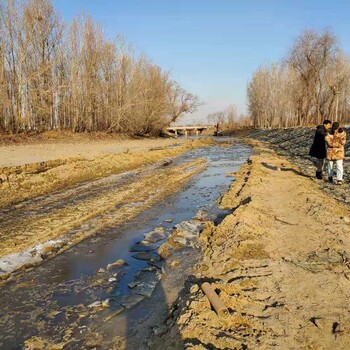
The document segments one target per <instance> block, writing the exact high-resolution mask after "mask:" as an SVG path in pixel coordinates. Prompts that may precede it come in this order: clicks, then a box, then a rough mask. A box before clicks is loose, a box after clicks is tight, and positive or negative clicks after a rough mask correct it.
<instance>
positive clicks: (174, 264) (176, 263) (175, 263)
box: [169, 259, 180, 267]
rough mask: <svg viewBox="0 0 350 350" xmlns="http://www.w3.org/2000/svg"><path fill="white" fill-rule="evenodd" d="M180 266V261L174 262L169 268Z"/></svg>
mask: <svg viewBox="0 0 350 350" xmlns="http://www.w3.org/2000/svg"><path fill="white" fill-rule="evenodd" d="M179 265H180V261H179V260H176V259H175V260H173V261H171V262H170V264H169V266H170V267H176V266H179Z"/></svg>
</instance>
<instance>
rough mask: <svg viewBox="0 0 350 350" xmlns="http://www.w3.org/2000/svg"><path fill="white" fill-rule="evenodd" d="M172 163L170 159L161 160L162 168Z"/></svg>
mask: <svg viewBox="0 0 350 350" xmlns="http://www.w3.org/2000/svg"><path fill="white" fill-rule="evenodd" d="M172 162H173V160H172V159H169V158H166V159H164V160H163V166H168V165H170V164H171V163H172Z"/></svg>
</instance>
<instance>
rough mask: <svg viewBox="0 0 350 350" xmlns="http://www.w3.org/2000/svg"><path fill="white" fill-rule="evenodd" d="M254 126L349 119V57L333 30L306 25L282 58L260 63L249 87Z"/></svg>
mask: <svg viewBox="0 0 350 350" xmlns="http://www.w3.org/2000/svg"><path fill="white" fill-rule="evenodd" d="M247 95H248V105H249V111H250V114H251V118H252V123H253V125H254V127H256V128H268V127H290V126H303V125H310V124H317V123H321V122H322V120H323V119H325V118H327V119H332V120H338V121H340V122H342V123H345V122H348V121H349V120H350V119H349V115H350V105H349V97H350V60H349V58H348V57H347V56H346V55H345V54H344V53H343V52H342V50H341V48H340V47H339V44H338V41H337V38H336V37H335V35H334V34H333V33H331V32H328V31H326V32H323V33H317V32H314V31H305V32H304V33H302V34H301V35H300V36H299V37H298V38H297V39H296V41H295V42H294V44H293V46H292V47H291V49H290V51H289V53H288V55H287V57H286V58H285V59H284V60H283V61H282V62H280V63H275V64H272V65H269V66H263V67H260V68H259V69H258V70H257V71H256V72H255V73H254V74H253V76H252V79H251V81H250V83H249V84H248V89H247Z"/></svg>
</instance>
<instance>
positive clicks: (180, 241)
mask: <svg viewBox="0 0 350 350" xmlns="http://www.w3.org/2000/svg"><path fill="white" fill-rule="evenodd" d="M173 242H175V243H177V244H180V245H182V246H184V247H185V246H186V245H187V240H186V238H185V237H174V238H173Z"/></svg>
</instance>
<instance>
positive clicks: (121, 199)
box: [0, 145, 250, 349]
mask: <svg viewBox="0 0 350 350" xmlns="http://www.w3.org/2000/svg"><path fill="white" fill-rule="evenodd" d="M249 154H250V149H249V148H248V147H245V146H241V145H233V146H232V145H231V146H228V145H225V146H213V147H210V148H204V149H195V150H192V151H190V152H188V153H187V154H185V155H183V156H181V157H179V158H177V159H175V160H174V162H173V164H171V165H167V166H164V165H162V164H160V165H154V166H148V167H146V168H143V169H140V170H136V171H133V172H129V173H126V174H122V175H113V176H109V177H107V178H103V179H100V180H97V181H94V182H87V183H84V184H81V185H77V186H75V187H73V188H71V189H70V190H67V191H63V192H57V193H55V194H53V195H51V196H48V197H42V198H38V199H35V200H32V201H30V202H27V203H26V205H23V206H21V205H19V206H17V207H16V208H14V209H13V210H12V211H8V212H6V213H3V214H2V219H3V221H2V223H1V225H3V226H2V229H5V230H8V234H9V235H11V234H12V235H13V237H15V236H16V235H15V233H16V232H17V234H18V232H19V231H21V230H22V232H23V233H22V235H23V236H25V231H26V229H28V230H29V229H30V230H31V232H33V231H35V230H37V232H38V233H39V232H42V230H43V229H44V230H45V229H46V230H51V232H50V234H51V235H52V230H56V232H57V233H56V234H55V237H57V239H60V237H61V236H60V232H62V231H61V229H62V227H64V229H65V230H67V228H68V227H71V228H72V230H71V231H70V234H68V235H66V236H65V237H66V238H67V241H66V242H65V245H64V246H62V247H58V248H57V247H54V249H62V250H66V251H65V252H63V253H62V254H60V255H58V256H56V257H55V258H53V259H51V260H49V261H47V262H46V263H44V264H42V265H41V266H39V267H36V268H34V269H32V270H30V271H25V272H23V273H19V274H18V275H14V276H13V277H11V278H10V279H11V280H10V281H9V282H7V284H6V285H4V286H2V287H0V288H1V294H0V295H1V296H0V304H1V305H2V309H1V314H0V334H1V338H0V344H1V346H0V347H1V348H3V349H17V348H22V346H23V344H24V343H26V345H27V346H30V345H29V344H32V345H33V344H35V345H36V346H38V347H39V348H40V346H41V347H42V348H45V347H46V348H47V347H51V348H54V346H56V348H64V349H73V348H92V347H95V346H96V347H97V348H98V347H101V348H113V347H115V348H118V349H121V348H123V347H127V348H128V349H133V348H135V349H136V348H140V347H138V344H140V343H142V342H145V341H146V339H147V337H148V336H149V335H150V330H151V327H155V326H158V328H160V326H161V325H162V322H163V321H162V320H164V318H165V316H166V314H167V311H168V308H169V306H170V304H171V303H172V302H173V301H174V300H175V299H176V297H177V293H178V292H179V290H180V289H181V288H182V285H183V282H184V280H185V279H186V278H187V276H188V274H189V273H190V272H189V271H190V270H191V268H192V267H193V265H194V264H195V262H196V261H197V259H198V257H199V256H200V255H199V249H198V245H197V244H196V243H195V241H193V242H194V243H193V244H192V243H191V244H189V245H191V247H189V248H184V249H180V250H178V251H176V252H173V254H172V255H171V256H170V257H169V258H168V259H166V260H165V261H163V260H162V259H161V258H160V257H159V256H158V254H156V252H157V248H158V247H159V246H160V245H161V244H163V243H164V242H165V241H166V239H167V237H168V236H169V235H170V234H172V233H173V232H174V230H173V227H174V226H175V225H178V224H181V223H182V222H188V221H189V220H191V219H193V217H195V216H197V219H198V220H199V221H197V222H199V225H200V226H198V230H202V229H203V225H202V224H200V221H203V220H204V221H205V220H221V219H220V216H223V215H225V214H226V213H225V212H222V211H220V210H219V209H218V208H217V206H216V205H215V200H216V199H217V198H219V197H220V196H221V195H222V194H223V193H224V192H225V191H226V190H227V188H228V186H229V185H230V183H231V181H232V178H231V177H227V176H225V174H226V175H227V173H232V172H233V171H236V170H238V168H239V166H240V165H241V164H243V163H244V162H245V160H246V159H247V158H248V156H249ZM183 187H184V188H183ZM181 188H183V189H181ZM179 189H180V190H179ZM28 217H29V219H28ZM191 223H192V224H191ZM188 225H195V224H193V222H192V221H190V223H189V224H188ZM77 227H78V228H77ZM178 227H180V229H179V231H181V230H182V229H183V230H185V231H186V230H187V229H188V227H194V226H186V225H185V226H181V225H180V226H178ZM181 227H182V228H181ZM184 227H185V228H184ZM186 227H187V228H186ZM185 231H184V232H185ZM198 232H199V231H198ZM198 232H197V234H198ZM87 233H88V234H87ZM150 233H151V234H150ZM91 235H92V236H91ZM157 235H158V237H160V239H154V240H153V241H152V239H151V238H152V237H153V238H154V237H155V236H157ZM187 235H188V233H187ZM32 236H33V237H36V235H35V234H34V235H32ZM87 236H89V238H86V237H87ZM90 236H91V237H90ZM74 237H75V238H76V237H78V239H76V240H75V239H73V238H74ZM145 237H151V238H148V239H151V241H148V242H146V243H147V244H143V245H142V247H141V249H140V244H137V243H138V242H140V241H142V240H145ZM84 238H85V240H83V241H82V242H81V243H79V244H77V243H78V242H79V241H81V240H82V239H84ZM181 239H182V240H183V239H184V238H183V237H182V238H181ZM179 242H181V240H180V241H179ZM188 242H189V241H188ZM34 243H37V242H36V241H35V240H34V241H33V244H34ZM16 244H20V240H19V241H17V243H16ZM72 245H75V246H72ZM144 246H145V247H146V248H143V247H144ZM67 248H70V249H67ZM49 253H50V251H49V252H48V254H49ZM135 257H137V258H135ZM113 263H114V264H113ZM159 281H160V282H159ZM141 324H142V326H141ZM54 344H55V345H54Z"/></svg>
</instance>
